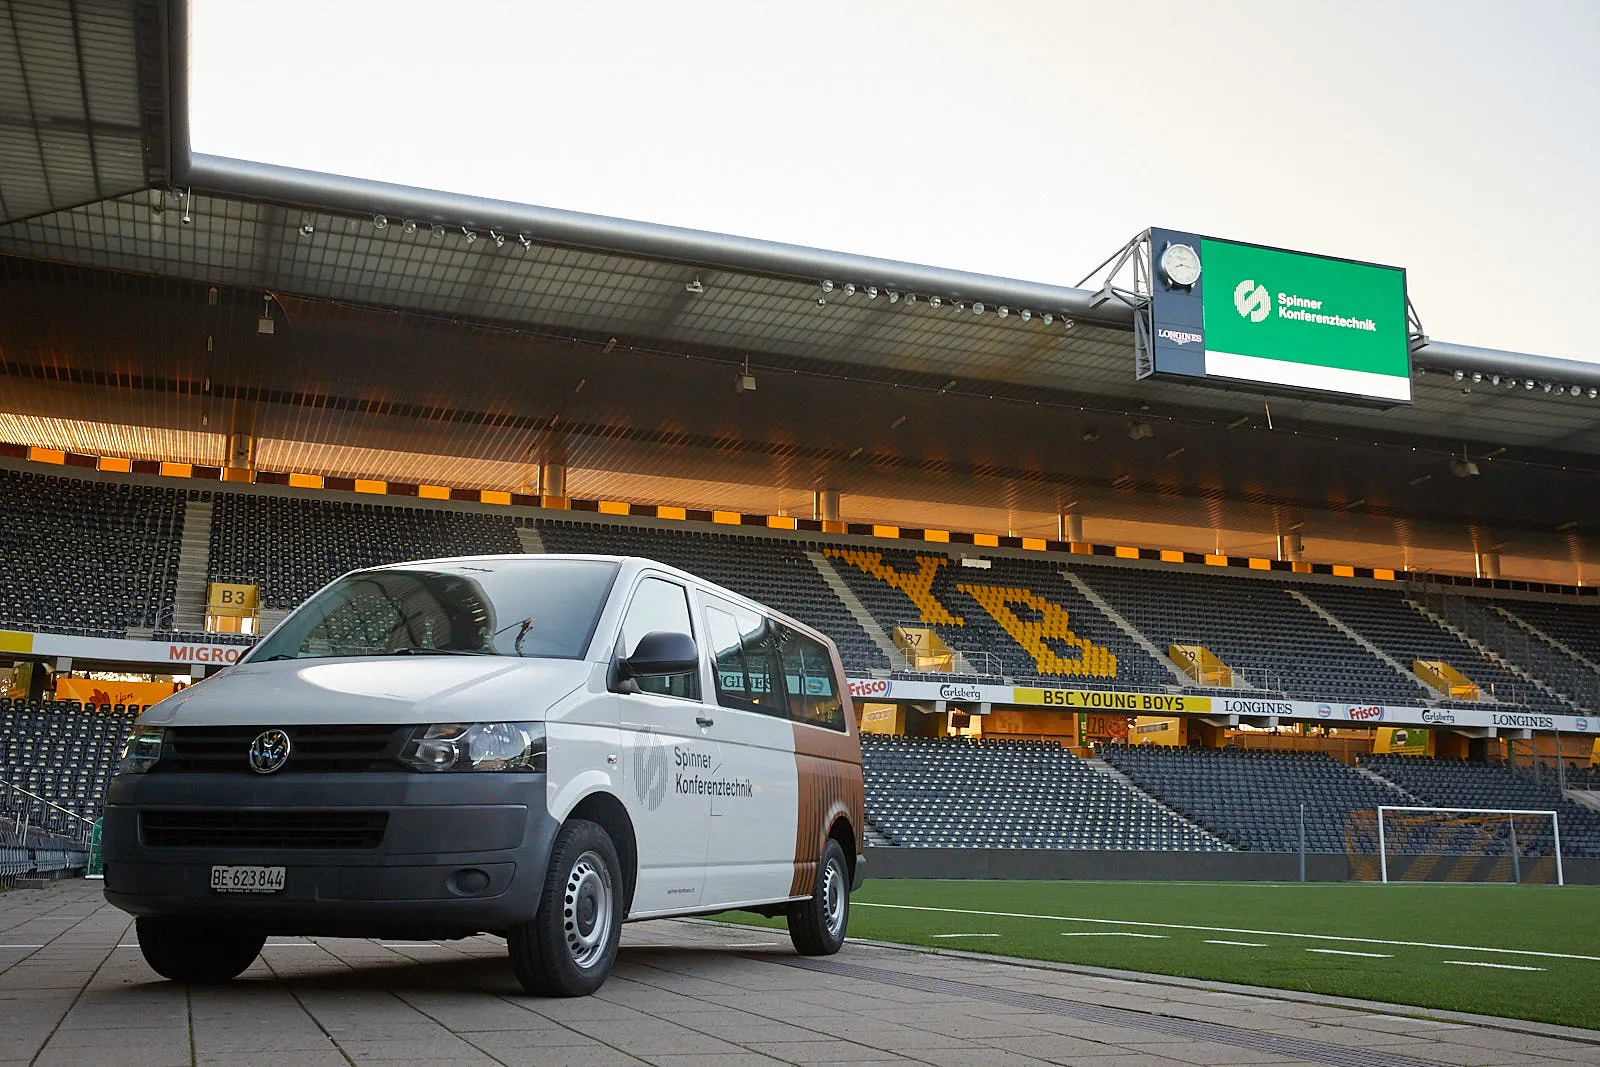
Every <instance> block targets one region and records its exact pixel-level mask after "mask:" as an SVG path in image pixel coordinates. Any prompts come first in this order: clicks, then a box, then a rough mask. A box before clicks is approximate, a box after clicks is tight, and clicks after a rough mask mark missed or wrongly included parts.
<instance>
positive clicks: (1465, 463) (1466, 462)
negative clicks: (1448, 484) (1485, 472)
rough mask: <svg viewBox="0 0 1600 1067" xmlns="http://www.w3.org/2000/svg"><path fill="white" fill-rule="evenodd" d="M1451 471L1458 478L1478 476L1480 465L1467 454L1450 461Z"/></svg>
mask: <svg viewBox="0 0 1600 1067" xmlns="http://www.w3.org/2000/svg"><path fill="white" fill-rule="evenodd" d="M1450 473H1451V474H1453V475H1455V476H1456V477H1457V478H1476V477H1477V476H1478V465H1477V464H1476V463H1474V462H1472V460H1470V459H1468V458H1466V457H1465V456H1462V457H1460V458H1459V459H1452V460H1451V461H1450Z"/></svg>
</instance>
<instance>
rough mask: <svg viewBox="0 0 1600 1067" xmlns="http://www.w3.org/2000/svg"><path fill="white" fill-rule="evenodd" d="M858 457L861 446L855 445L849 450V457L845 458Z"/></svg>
mask: <svg viewBox="0 0 1600 1067" xmlns="http://www.w3.org/2000/svg"><path fill="white" fill-rule="evenodd" d="M859 455H861V446H860V445H856V447H854V448H852V449H851V450H850V455H849V456H848V457H847V458H849V459H855V458H856V457H857V456H859Z"/></svg>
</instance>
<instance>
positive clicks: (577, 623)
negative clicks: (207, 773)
mask: <svg viewBox="0 0 1600 1067" xmlns="http://www.w3.org/2000/svg"><path fill="white" fill-rule="evenodd" d="M617 570H618V567H617V564H615V563H608V562H605V561H601V560H559V559H545V560H541V559H539V558H537V557H533V558H530V559H510V560H464V561H462V562H459V563H439V564H431V565H428V566H426V567H385V568H383V569H381V570H370V571H358V572H356V573H354V574H347V575H345V576H344V577H343V578H341V579H339V580H338V581H337V582H335V583H333V584H332V585H330V586H328V587H327V588H326V589H324V590H322V592H320V593H318V594H317V595H316V596H314V597H312V598H311V599H310V600H308V601H306V603H304V604H302V605H301V606H300V607H299V608H298V609H297V610H296V611H295V612H294V614H292V615H290V616H289V618H288V619H287V620H285V622H284V624H283V625H282V626H281V627H279V628H278V630H277V631H275V632H274V633H273V634H272V635H271V636H270V637H268V638H267V639H266V640H265V641H263V642H261V644H259V645H257V646H256V648H255V650H254V651H253V652H252V653H251V655H250V657H249V660H248V662H251V663H263V662H266V661H267V660H283V659H330V658H335V659H336V658H343V657H351V656H429V655H432V656H530V657H541V658H554V659H576V658H578V657H579V656H582V655H583V654H584V651H585V650H586V649H587V648H588V647H589V639H590V638H591V637H592V636H593V635H594V628H595V625H596V624H597V623H598V622H599V621H600V611H601V609H602V608H604V607H605V603H606V598H607V597H608V596H609V595H610V593H611V583H612V582H613V581H614V580H615V579H616V576H617Z"/></svg>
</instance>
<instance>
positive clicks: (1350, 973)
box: [728, 881, 1600, 1029]
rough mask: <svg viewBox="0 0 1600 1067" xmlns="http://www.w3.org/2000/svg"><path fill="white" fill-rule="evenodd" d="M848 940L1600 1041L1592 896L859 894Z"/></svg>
mask: <svg viewBox="0 0 1600 1067" xmlns="http://www.w3.org/2000/svg"><path fill="white" fill-rule="evenodd" d="M886 905H893V906H892V907H891V906H886ZM913 909H937V910H913ZM997 913H1000V914H997ZM728 918H730V919H734V920H736V921H739V922H751V923H757V924H762V925H776V926H782V925H783V920H781V919H778V920H765V919H762V918H760V917H759V916H755V915H747V914H744V913H734V914H732V915H730V916H728ZM1092 920H1112V921H1099V922H1096V921H1092ZM1140 924H1147V925H1140ZM1200 928H1204V929H1200ZM850 935H851V936H852V937H861V938H867V939H871V940H879V941H897V942H902V943H906V944H914V945H927V946H930V947H935V948H947V949H962V950H966V951H973V952H992V953H997V954H1000V955H1006V956H1022V957H1027V958H1030V959H1039V960H1054V961H1057V962H1061V963H1080V964H1088V965H1091V966H1095V967H1116V968H1121V969H1125V970H1131V971H1147V972H1150V973H1152V974H1171V975H1182V976H1185V977H1188V978H1205V979H1211V980H1214V981H1222V982H1238V983H1241V984H1244V985H1256V986H1265V987H1268V988H1273V989H1292V990H1304V991H1307V992H1314V993H1327V994H1331V995H1335V996H1345V997H1361V998H1364V999H1368V1000H1382V1001H1390V1002H1393V1003H1397V1004H1411V1005H1417V1006H1421V1007H1428V1008H1444V1009H1449V1010H1454V1011H1468V1012H1478V1013H1481V1014H1484V1015H1501V1016H1510V1017H1514V1018H1522V1019H1535V1020H1540V1021H1543V1022H1552V1023H1564V1024H1566V1025H1568V1026H1582V1027H1587V1028H1590V1029H1600V997H1597V996H1596V990H1600V887H1595V886H1567V887H1564V888H1558V887H1554V886H1487V885H1388V886H1384V885H1375V884H1371V883H1346V884H1317V883H1310V884H1298V883H1287V884H1265V883H1259V882H1242V883H1241V882H1225V883H1196V882H1182V883H1162V882H965V881H877V882H872V881H869V882H868V883H867V884H866V885H865V886H863V887H862V889H861V891H860V892H859V893H857V894H856V895H855V897H854V899H853V906H852V908H851V910H850ZM954 935H961V936H954ZM1129 935H1143V936H1129ZM1305 935H1316V936H1305ZM1346 939H1348V940H1346ZM1313 950H1316V951H1313ZM1492 950H1510V951H1492ZM1583 957H1587V958H1583ZM1491 964H1492V965H1493V966H1488V965H1491Z"/></svg>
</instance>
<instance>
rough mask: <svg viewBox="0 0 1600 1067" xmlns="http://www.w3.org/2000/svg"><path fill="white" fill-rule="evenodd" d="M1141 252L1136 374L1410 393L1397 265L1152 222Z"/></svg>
mask: <svg viewBox="0 0 1600 1067" xmlns="http://www.w3.org/2000/svg"><path fill="white" fill-rule="evenodd" d="M1150 256H1151V260H1152V267H1153V274H1154V277H1153V279H1152V281H1151V304H1150V312H1151V322H1150V325H1151V329H1150V335H1149V345H1150V353H1149V355H1150V359H1149V361H1148V363H1144V362H1141V365H1140V368H1139V370H1140V375H1141V376H1148V375H1155V376H1159V377H1177V378H1183V379H1186V380H1189V381H1194V380H1195V379H1201V380H1205V381H1211V382H1215V383H1217V384H1226V385H1231V386H1235V387H1255V388H1258V389H1262V390H1265V391H1270V392H1279V391H1284V392H1293V393H1302V394H1303V393H1324V394H1331V395H1334V396H1337V397H1341V398H1346V399H1351V400H1356V401H1360V402H1365V403H1374V404H1385V405H1387V404H1400V403H1410V402H1411V350H1410V334H1409V328H1408V323H1407V318H1406V276H1405V271H1404V270H1401V269H1400V268H1398V267H1386V266H1381V265H1378V264H1373V263H1361V262H1357V261H1354V260H1347V259H1334V258H1331V257H1328V256H1316V255H1309V254H1306V253H1303V252H1289V251H1285V250H1282V249H1277V248H1266V247H1262V246H1260V245H1252V244H1243V243H1240V242H1236V241H1224V240H1219V239H1217V238H1213V237H1202V236H1200V235H1198V234H1192V233H1183V232H1179V231H1175V230H1160V229H1153V230H1151V231H1150Z"/></svg>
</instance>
